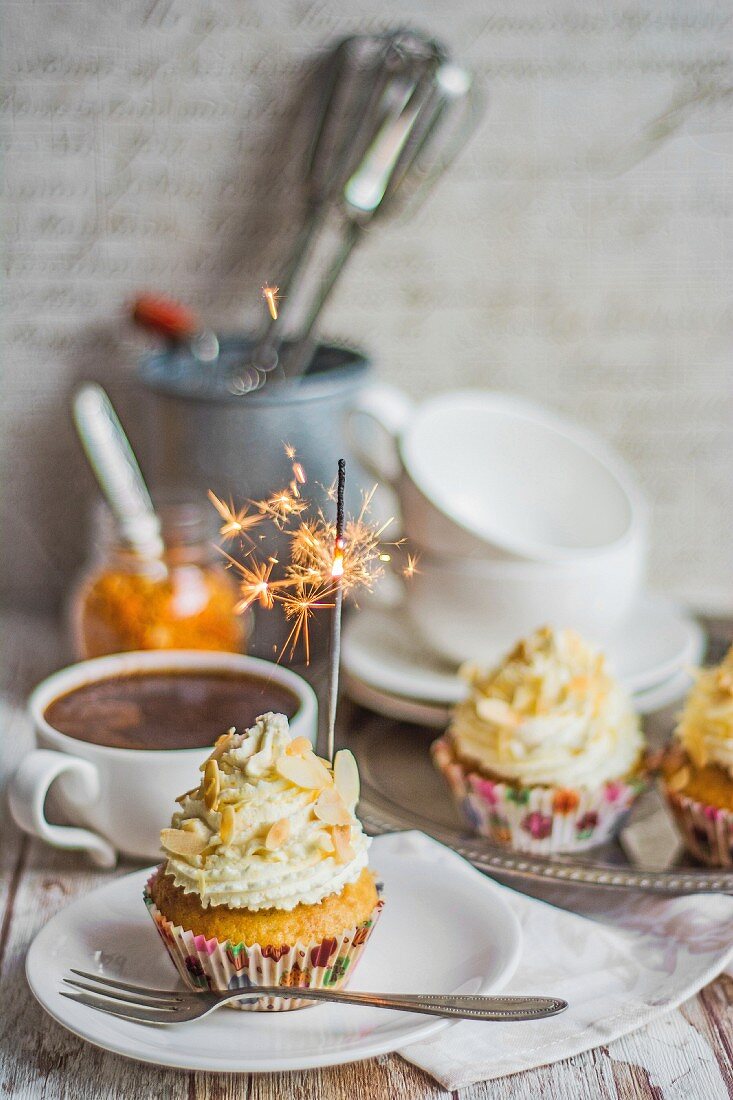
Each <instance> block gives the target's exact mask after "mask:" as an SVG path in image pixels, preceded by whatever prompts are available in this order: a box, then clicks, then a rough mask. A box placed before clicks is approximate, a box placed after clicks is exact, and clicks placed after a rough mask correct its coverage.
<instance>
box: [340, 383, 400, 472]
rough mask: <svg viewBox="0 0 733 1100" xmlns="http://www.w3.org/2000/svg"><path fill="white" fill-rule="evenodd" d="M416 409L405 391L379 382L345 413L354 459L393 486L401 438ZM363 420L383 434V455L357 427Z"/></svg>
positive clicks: (365, 391) (367, 389) (360, 396)
mask: <svg viewBox="0 0 733 1100" xmlns="http://www.w3.org/2000/svg"><path fill="white" fill-rule="evenodd" d="M413 409H414V405H413V403H412V401H410V399H409V397H407V395H406V394H404V393H403V392H402V390H399V389H397V387H396V386H389V385H387V384H386V383H384V382H376V383H375V384H374V385H371V386H368V387H367V388H366V389H365V390H363V391H362V392H361V393H360V394H359V396H358V397H357V399H356V402H355V404H354V405H353V407H352V408H351V409H349V410H348V412H347V414H346V422H345V432H346V439H347V442H348V443H349V446H350V447H351V450H352V451H353V453H354V456H355V458H356V459H357V461H358V462H360V463H361V465H362V466H363V467H364V469H365V470H366V471H367V472H368V473H369V474H371V475H372V477H376V478H377V480H378V481H381V482H386V483H387V484H388V485H391V486H392V487H394V485H395V482H396V480H397V478H398V476H399V473H400V456H399V450H398V444H399V438H400V435H401V434H402V431H403V429H404V427H405V424H406V423H407V421H408V420H409V419H410V417H411V415H412V412H413ZM360 420H361V421H371V423H372V424H373V425H376V427H377V429H378V430H379V432H380V434H381V435H382V436H383V437H384V448H383V451H382V454H381V455H377V454H376V453H375V450H374V448H373V447H370V446H368V445H367V443H366V441H365V439H364V437H363V435H362V433H361V432H360V430H359V428H358V424H359V421H360Z"/></svg>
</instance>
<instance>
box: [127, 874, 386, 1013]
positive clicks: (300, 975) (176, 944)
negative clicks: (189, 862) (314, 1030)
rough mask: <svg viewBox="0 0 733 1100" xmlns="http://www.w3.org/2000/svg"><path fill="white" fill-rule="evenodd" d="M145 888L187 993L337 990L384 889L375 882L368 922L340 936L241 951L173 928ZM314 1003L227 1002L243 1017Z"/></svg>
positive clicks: (290, 999)
mask: <svg viewBox="0 0 733 1100" xmlns="http://www.w3.org/2000/svg"><path fill="white" fill-rule="evenodd" d="M149 886H150V882H148V885H147V886H146V887H145V890H144V893H143V897H144V899H145V904H146V906H147V908H148V912H149V913H150V915H151V917H152V918H153V920H154V922H155V927H156V928H157V930H158V934H159V936H160V938H161V939H162V941H163V943H164V944H165V947H166V950H167V951H168V954H169V955H170V958H171V960H172V961H173V965H174V966H175V968H176V970H177V971H178V973H179V974H180V975H181V977H182V978H183V980H184V982H185V983H186V985H187V986H188V987H189V989H192V990H194V991H195V992H199V991H201V990H212V991H219V992H222V993H223V992H226V991H227V990H232V989H241V990H243V991H244V990H252V989H256V988H257V987H258V986H280V987H282V988H291V989H292V988H294V987H295V988H298V989H303V990H308V989H341V988H342V987H343V986H345V985H346V983H347V982H348V980H349V979H350V978H351V975H352V974H353V972H354V969H355V967H356V964H357V963H358V961H359V959H360V957H361V955H362V952H363V950H364V947H365V945H366V943H367V941H368V939H369V937H370V936H371V934H372V932H373V930H374V926H375V924H376V923H377V920H378V919H379V915H380V913H381V911H382V908H383V906H384V899H383V893H384V889H383V886H382V884H381V883H377V893H378V896H379V900H378V901H377V904H376V906H375V907H374V909H373V910H372V913H371V915H370V916H369V918H368V919H367V920H365V921H362V922H361V923H360V924H357V925H355V926H354V927H352V928H347V929H345V930H344V931H343V932H342V933H341V934H340V935H339V936H331V937H328V938H327V939H324V940H314V941H310V942H308V943H301V942H298V943H295V944H292V945H279V946H277V947H276V946H273V945H271V944H264V945H263V944H252V945H251V946H245V944H243V943H232V942H231V941H230V940H223V941H222V940H218V939H217V938H216V937H213V938H212V939H207V938H206V936H203V935H195V934H194V933H193V932H190V931H186V930H185V929H184V928H182V927H181V926H180V925H175V924H173V922H172V921H170V920H168V918H167V917H165V916H164V914H163V913H161V912H160V910H159V909H158V908H157V906H156V904H155V902H154V901H153V899H152V897H151V895H150V889H149ZM314 1003H315V1002H314V1001H310V1000H308V998H307V996H304V997H302V998H300V997H298V998H296V997H277V996H264V997H260V998H259V999H258V1000H250V1001H244V1002H239V1001H230V1002H229V1005H228V1007H230V1008H237V1009H240V1010H242V1011H244V1012H264V1011H267V1012H284V1011H288V1010H291V1009H296V1008H306V1007H308V1006H309V1005H312V1004H314Z"/></svg>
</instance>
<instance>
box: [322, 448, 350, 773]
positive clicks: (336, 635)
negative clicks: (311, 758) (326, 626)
mask: <svg viewBox="0 0 733 1100" xmlns="http://www.w3.org/2000/svg"><path fill="white" fill-rule="evenodd" d="M345 483H346V459H344V458H340V459H339V463H338V487H337V490H336V539H335V544H334V551H333V565H332V567H331V577H332V578H333V585H334V598H333V614H332V616H331V648H330V664H329V675H328V750H327V754H326V755H327V757H328V759H329V760H331V761H332V760H333V755H334V748H335V731H336V705H337V703H338V692H339V665H340V663H341V607H342V604H343V598H344V592H343V585H342V583H341V582H342V577H343V573H344V485H345Z"/></svg>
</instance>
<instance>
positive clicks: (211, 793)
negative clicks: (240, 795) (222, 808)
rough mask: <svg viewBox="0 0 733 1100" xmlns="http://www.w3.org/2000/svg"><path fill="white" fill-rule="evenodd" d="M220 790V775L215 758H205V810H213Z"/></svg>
mask: <svg viewBox="0 0 733 1100" xmlns="http://www.w3.org/2000/svg"><path fill="white" fill-rule="evenodd" d="M220 790H221V776H220V775H219V765H218V764H217V762H216V760H207V761H206V767H205V769H204V803H205V804H206V809H207V810H215V809H216V804H217V802H218V801H219V791H220Z"/></svg>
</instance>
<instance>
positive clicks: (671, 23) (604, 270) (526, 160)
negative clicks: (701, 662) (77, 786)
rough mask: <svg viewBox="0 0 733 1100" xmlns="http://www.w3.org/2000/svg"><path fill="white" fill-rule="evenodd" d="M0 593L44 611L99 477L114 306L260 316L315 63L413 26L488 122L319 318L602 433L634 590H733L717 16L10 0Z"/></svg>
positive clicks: (377, 240)
mask: <svg viewBox="0 0 733 1100" xmlns="http://www.w3.org/2000/svg"><path fill="white" fill-rule="evenodd" d="M5 12H6V17H5V35H4V39H5V44H4V49H5V54H6V57H5V73H6V82H7V97H6V103H5V111H4V128H5V134H6V146H7V155H6V168H5V183H6V193H7V215H6V230H5V232H6V241H7V244H6V258H7V263H8V267H9V278H8V284H7V287H8V289H7V305H6V315H7V323H6V337H5V368H4V384H3V401H2V426H1V429H2V436H1V440H2V448H3V498H4V516H3V520H2V531H3V537H4V541H5V546H6V551H5V554H4V558H5V562H6V578H5V583H6V592H7V594H8V596H9V598H10V599H11V600H14V601H15V602H19V601H26V602H27V601H30V602H32V603H33V604H35V605H36V606H43V605H44V604H46V603H47V602H48V601H49V600H55V599H57V597H58V595H59V593H60V592H61V590H62V588H63V585H64V583H65V579H66V577H67V575H68V570H69V569H70V568H71V567H73V566H74V564H75V563H76V562H78V560H79V556H80V554H81V552H82V538H81V534H80V515H81V510H82V503H83V498H84V497H85V496H86V495H87V494H88V493H89V492H90V489H91V486H90V482H89V480H88V477H87V475H86V472H85V471H83V469H82V466H81V462H80V459H79V456H78V452H77V448H76V445H75V442H74V440H73V438H72V435H71V431H70V428H69V424H68V413H67V402H68V395H69V392H70V389H71V387H72V385H73V382H74V380H75V379H77V378H79V377H81V376H96V377H99V378H102V379H104V380H105V381H107V383H108V384H109V385H110V386H111V388H112V389H113V391H115V392H117V391H119V392H120V393H122V394H123V396H124V389H125V378H126V377H129V371H130V369H131V364H132V362H133V361H134V355H135V354H136V351H137V345H136V342H135V338H134V337H133V336H132V335H131V333H130V331H129V328H128V327H127V326H126V324H125V322H124V320H123V318H122V303H123V302H124V301H125V300H128V299H129V298H130V296H131V295H132V294H133V293H134V292H135V291H136V290H138V289H141V288H145V287H149V288H160V289H161V290H164V291H168V292H172V293H175V294H176V295H178V296H180V297H181V298H183V299H185V300H187V301H189V302H191V303H193V304H194V305H196V306H197V307H199V308H200V309H201V311H202V312H203V313H204V314H205V315H206V317H207V318H208V319H209V320H211V321H212V322H213V323H217V324H222V325H225V326H229V327H232V326H237V325H242V324H247V323H251V322H252V321H253V320H254V319H255V318H256V317H260V316H261V313H260V311H261V308H262V305H261V301H260V299H259V296H258V291H259V286H260V284H261V283H262V281H263V279H264V278H267V277H274V276H276V274H277V270H278V262H279V260H280V259H281V258H282V256H283V254H284V250H285V249H286V248H287V245H288V242H289V240H290V239H291V235H292V228H293V215H294V213H295V212H296V211H297V202H294V196H296V197H297V183H296V181H297V163H295V162H293V160H292V158H290V160H291V162H290V164H289V163H288V144H289V130H290V127H291V125H292V118H293V111H294V104H297V102H298V100H299V98H300V96H301V91H302V86H303V82H304V81H306V80H307V72H308V66H309V63H310V62H311V60H312V58H313V57H314V55H315V54H316V53H317V52H318V51H319V50H321V49H322V48H323V46H324V44H325V43H327V42H328V41H329V40H331V39H333V38H334V36H339V35H342V34H345V33H348V32H351V31H354V30H363V29H369V28H384V27H388V26H394V25H396V24H398V23H403V24H404V23H407V24H412V25H415V26H417V27H420V28H423V29H426V30H428V31H430V32H432V33H433V34H434V35H436V36H438V37H442V38H444V39H445V40H446V42H447V43H448V44H449V46H450V47H451V48H452V50H453V52H454V55H455V56H456V57H458V58H460V59H463V60H465V61H466V62H468V63H469V64H470V65H472V66H473V67H474V68H475V69H476V71H477V72H478V73H479V74H480V77H481V79H482V81H483V82H484V83H485V85H486V88H487V90H488V93H489V96H490V108H489V111H488V113H487V115H486V118H485V121H484V123H483V125H482V126H481V128H480V130H479V132H478V134H477V136H476V137H475V139H474V141H473V144H472V145H471V147H470V148H469V149H468V150H467V152H466V153H465V154H464V155H463V156H462V158H461V159H460V161H459V162H458V163H457V164H456V165H455V167H454V168H453V170H452V171H451V173H450V175H449V176H448V177H447V178H445V179H444V180H443V181H442V183H441V185H440V187H439V188H438V190H437V191H436V192H435V193H434V195H433V196H432V197H431V198H430V200H429V202H428V203H427V204H426V205H425V206H424V208H423V209H422V210H421V211H420V213H419V215H418V216H417V217H416V218H415V219H414V220H412V221H409V222H404V223H401V224H398V225H391V226H390V227H389V228H387V227H385V228H384V229H383V230H380V231H379V232H378V233H376V234H375V235H374V236H373V238H372V239H371V240H370V241H369V242H368V243H367V244H365V246H364V248H363V250H362V251H361V252H360V253H359V254H358V255H357V256H356V257H355V258H354V260H353V264H352V266H351V267H350V268H349V269H348V272H347V274H346V276H345V278H344V280H343V283H342V284H341V286H340V288H339V290H338V292H337V294H336V296H335V297H334V299H333V302H332V303H331V305H330V308H329V310H328V314H327V317H326V319H325V328H326V329H327V331H328V332H330V333H331V334H332V335H340V336H342V337H346V338H349V339H351V340H352V341H355V342H359V343H361V344H363V345H364V346H365V347H367V348H368V349H369V350H371V351H372V352H373V353H374V355H375V357H376V359H377V363H378V367H379V371H380V373H381V374H382V376H383V377H384V378H387V379H390V380H393V381H397V382H398V383H401V384H402V385H404V386H405V387H406V388H407V389H409V390H410V391H412V392H413V393H415V394H418V395H419V394H421V393H424V392H429V391H435V390H439V389H441V388H446V387H447V386H449V385H474V384H481V385H486V386H496V387H500V388H505V389H506V388H511V389H515V390H517V391H518V392H520V393H523V394H529V395H532V396H534V397H537V398H539V399H541V400H544V401H546V402H547V403H548V404H550V405H552V406H555V407H557V408H559V409H562V410H563V411H565V412H567V413H570V414H572V415H573V416H575V417H577V418H578V419H580V420H582V421H583V422H585V423H586V424H588V425H590V426H592V427H594V428H596V429H598V430H599V431H601V432H603V433H604V434H605V435H606V436H607V437H608V438H609V439H610V440H611V441H612V442H613V443H614V444H615V445H616V446H617V447H618V448H619V449H620V450H621V451H622V452H623V453H624V454H625V455H626V456H627V458H628V459H629V460H630V461H631V462H632V463H634V465H635V466H636V468H637V470H638V472H639V475H640V478H641V479H642V481H643V483H644V485H645V487H646V489H647V491H648V493H649V495H650V497H651V498H652V500H653V503H654V554H653V563H652V581H653V583H654V585H655V587H657V588H667V589H669V590H673V591H676V592H680V593H684V594H690V595H692V596H693V597H694V598H697V599H700V600H703V601H705V602H714V601H725V602H726V603H731V602H732V601H733V588H732V587H731V581H732V580H733V532H732V531H731V525H732V521H733V431H732V428H731V425H732V423H733V420H732V417H733V390H732V387H731V367H730V362H731V350H732V341H731V324H730V321H731V285H732V282H733V280H732V279H731V276H732V275H733V270H732V269H733V251H732V243H733V242H732V234H731V222H730V219H731V209H732V207H733V187H732V185H733V141H732V139H731V130H732V129H733V125H732V123H731V110H732V108H733V67H732V65H731V25H732V21H733V20H732V17H731V9H730V6H729V5H728V4H726V3H697V2H693V0H677V2H667V3H659V2H657V3H651V4H647V3H643V2H642V3H636V2H635V3H623V2H621V0H605V2H602V3H600V2H593V0H580V2H578V0H576V2H572V0H571V2H568V3H562V2H561V0H550V2H549V3H547V2H541V0H504V3H491V2H487V0H453V2H452V3H448V2H447V0H443V2H442V3H441V2H438V0H432V2H426V3H422V4H418V3H412V4H410V3H405V2H404V0H391V2H390V3H389V4H388V3H385V2H384V0H379V2H377V3H372V4H370V5H365V4H364V3H363V0H362V2H357V0H315V2H314V0H203V2H198V0H197V2H192V0H123V2H121V3H117V4H107V3H99V2H98V0H76V2H71V0H64V2H62V3H54V2H50V0H37V2H34V3H30V2H28V0H20V2H18V0H15V2H11V0H6V5H5Z"/></svg>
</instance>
